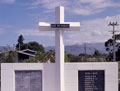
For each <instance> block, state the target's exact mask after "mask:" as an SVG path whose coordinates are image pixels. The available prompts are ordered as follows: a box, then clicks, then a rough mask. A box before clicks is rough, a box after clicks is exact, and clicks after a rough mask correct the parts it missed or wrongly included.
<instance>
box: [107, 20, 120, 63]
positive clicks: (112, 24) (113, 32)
mask: <svg viewBox="0 0 120 91" xmlns="http://www.w3.org/2000/svg"><path fill="white" fill-rule="evenodd" d="M118 25H119V24H118V23H117V22H113V23H111V22H110V23H109V24H108V26H112V27H113V30H112V31H110V32H112V34H113V61H114V62H115V61H116V51H115V43H116V39H115V33H116V32H118V31H116V30H115V26H118Z"/></svg>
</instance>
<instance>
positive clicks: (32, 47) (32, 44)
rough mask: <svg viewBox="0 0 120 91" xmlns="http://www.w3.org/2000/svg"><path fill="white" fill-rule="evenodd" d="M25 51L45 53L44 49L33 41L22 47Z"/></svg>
mask: <svg viewBox="0 0 120 91" xmlns="http://www.w3.org/2000/svg"><path fill="white" fill-rule="evenodd" d="M23 49H30V50H34V51H40V52H45V50H44V47H43V46H42V45H41V44H39V43H38V42H36V41H32V42H29V43H26V44H24V45H23V46H22V50H23Z"/></svg>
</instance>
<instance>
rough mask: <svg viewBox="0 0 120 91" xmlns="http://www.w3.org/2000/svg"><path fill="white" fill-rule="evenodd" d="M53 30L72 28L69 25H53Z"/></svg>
mask: <svg viewBox="0 0 120 91" xmlns="http://www.w3.org/2000/svg"><path fill="white" fill-rule="evenodd" d="M51 28H70V25H69V24H51Z"/></svg>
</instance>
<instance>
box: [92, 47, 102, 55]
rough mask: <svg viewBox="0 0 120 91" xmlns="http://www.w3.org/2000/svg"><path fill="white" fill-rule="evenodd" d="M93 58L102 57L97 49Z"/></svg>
mask: <svg viewBox="0 0 120 91" xmlns="http://www.w3.org/2000/svg"><path fill="white" fill-rule="evenodd" d="M93 56H101V53H100V52H99V51H98V50H97V49H95V52H94V54H93Z"/></svg>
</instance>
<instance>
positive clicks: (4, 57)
mask: <svg viewBox="0 0 120 91" xmlns="http://www.w3.org/2000/svg"><path fill="white" fill-rule="evenodd" d="M0 62H1V63H14V62H17V53H16V52H14V51H9V52H6V53H1V54H0Z"/></svg>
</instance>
